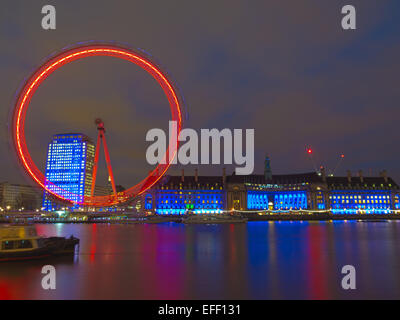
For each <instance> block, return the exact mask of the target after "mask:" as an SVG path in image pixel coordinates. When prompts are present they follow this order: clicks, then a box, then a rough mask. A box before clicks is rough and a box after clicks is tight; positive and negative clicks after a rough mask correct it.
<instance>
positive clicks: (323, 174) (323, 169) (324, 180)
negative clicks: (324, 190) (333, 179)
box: [321, 167, 326, 182]
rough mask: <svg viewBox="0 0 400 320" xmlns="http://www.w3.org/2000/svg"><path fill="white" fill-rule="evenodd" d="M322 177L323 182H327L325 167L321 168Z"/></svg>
mask: <svg viewBox="0 0 400 320" xmlns="http://www.w3.org/2000/svg"><path fill="white" fill-rule="evenodd" d="M321 176H322V181H323V182H326V170H325V167H321Z"/></svg>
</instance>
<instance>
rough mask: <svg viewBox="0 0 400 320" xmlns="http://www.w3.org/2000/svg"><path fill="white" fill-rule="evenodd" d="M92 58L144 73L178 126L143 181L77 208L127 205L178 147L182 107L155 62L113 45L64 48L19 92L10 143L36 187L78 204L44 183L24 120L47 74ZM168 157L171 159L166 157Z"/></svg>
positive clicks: (156, 177) (87, 199)
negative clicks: (120, 61) (117, 60)
mask: <svg viewBox="0 0 400 320" xmlns="http://www.w3.org/2000/svg"><path fill="white" fill-rule="evenodd" d="M93 56H108V57H115V58H120V59H123V60H127V61H129V62H132V63H134V64H136V65H138V66H139V67H141V68H142V69H144V70H145V71H147V72H148V73H149V74H150V75H152V77H153V78H154V79H155V80H156V81H157V82H158V83H159V85H160V86H161V88H162V89H163V91H164V93H165V95H166V97H167V99H168V102H169V105H170V109H171V120H172V121H176V123H177V133H178V135H177V137H174V141H171V140H170V144H169V147H168V148H167V152H166V154H165V155H164V161H162V163H160V164H159V165H158V166H157V167H156V168H155V169H154V170H153V171H151V172H150V173H149V175H148V176H147V177H146V178H145V179H143V180H142V181H140V182H139V183H138V184H136V185H135V186H133V187H131V188H129V189H127V190H125V191H123V192H120V193H118V194H117V196H115V195H108V196H92V197H90V196H84V200H83V201H82V202H79V204H80V205H85V206H112V205H116V204H118V203H122V202H126V201H127V200H130V199H132V198H133V197H135V196H138V195H140V194H142V193H143V192H145V191H146V190H148V189H149V188H151V187H152V186H153V185H154V184H155V183H156V182H157V181H158V180H159V179H160V178H161V177H162V176H163V175H164V174H165V172H166V171H167V170H168V168H169V166H170V165H171V161H172V159H173V158H174V156H175V155H176V152H177V148H178V145H179V141H178V136H179V132H180V131H181V129H182V110H181V109H182V108H181V98H180V96H179V94H178V90H176V88H175V86H174V85H173V84H172V82H171V81H170V80H169V79H168V77H167V75H166V73H165V72H163V71H162V70H161V69H160V67H159V66H158V65H157V64H156V63H154V62H153V61H151V60H150V59H149V58H148V57H146V56H145V55H144V54H143V53H140V52H137V51H136V50H133V49H130V48H125V47H122V46H119V45H115V44H99V43H96V44H94V43H93V44H84V45H79V46H76V47H73V48H70V49H66V50H64V51H62V52H60V53H58V54H57V55H55V56H53V57H51V58H50V59H48V60H47V61H46V62H45V63H44V64H42V65H41V66H40V67H39V68H38V69H37V70H36V71H35V72H34V73H33V74H32V75H31V76H30V77H29V79H28V80H27V81H26V83H25V84H24V86H23V87H22V89H21V90H20V91H19V94H18V96H17V100H16V103H15V106H14V110H13V131H12V134H13V140H14V141H13V142H14V146H15V150H16V153H17V156H18V159H19V161H20V163H21V165H22V167H23V168H24V170H25V171H26V172H27V173H28V175H29V176H30V177H31V178H32V179H33V181H34V182H35V183H36V184H38V185H39V186H40V187H41V188H42V189H44V190H45V191H47V192H48V193H49V194H51V195H53V196H54V197H56V198H58V199H60V200H64V201H66V202H69V203H71V204H76V203H77V202H74V201H72V200H69V199H70V196H60V194H61V193H62V192H63V194H67V195H68V192H66V191H65V190H62V189H61V188H60V187H57V186H56V185H54V184H53V183H52V182H51V181H48V180H46V178H45V175H44V174H43V173H42V172H41V171H40V170H39V169H38V167H37V166H36V165H35V163H34V162H33V160H32V157H31V155H30V153H29V150H28V148H27V145H26V140H25V118H26V112H27V110H28V107H29V104H30V101H31V99H32V97H33V95H34V94H35V92H36V90H37V89H38V88H39V86H40V84H41V83H42V82H43V81H44V80H45V79H46V78H47V77H48V76H49V75H50V74H52V73H53V72H54V71H56V70H57V69H58V68H60V67H62V66H63V65H66V64H68V63H70V62H73V61H76V60H79V59H83V58H87V57H93ZM169 154H170V155H171V157H169ZM49 185H50V186H51V187H52V188H51V189H52V190H50V188H49ZM69 194H70V195H73V194H72V193H71V192H69Z"/></svg>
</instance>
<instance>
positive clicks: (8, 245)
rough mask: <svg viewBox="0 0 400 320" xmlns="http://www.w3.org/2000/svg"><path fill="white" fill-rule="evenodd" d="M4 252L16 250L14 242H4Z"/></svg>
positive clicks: (2, 247) (2, 246)
mask: <svg viewBox="0 0 400 320" xmlns="http://www.w3.org/2000/svg"><path fill="white" fill-rule="evenodd" d="M1 249H2V250H12V249H14V241H3V243H2V245H1Z"/></svg>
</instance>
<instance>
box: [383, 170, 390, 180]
mask: <svg viewBox="0 0 400 320" xmlns="http://www.w3.org/2000/svg"><path fill="white" fill-rule="evenodd" d="M381 176H382V178H383V179H384V180H385V183H388V182H389V179H388V176H387V171H386V170H383V171H382V172H381Z"/></svg>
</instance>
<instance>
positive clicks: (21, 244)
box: [16, 240, 33, 249]
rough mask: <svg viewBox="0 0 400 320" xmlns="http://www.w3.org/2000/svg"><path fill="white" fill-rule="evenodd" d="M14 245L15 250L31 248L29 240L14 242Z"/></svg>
mask: <svg viewBox="0 0 400 320" xmlns="http://www.w3.org/2000/svg"><path fill="white" fill-rule="evenodd" d="M16 245H17V246H16V249H29V248H32V247H33V246H32V241H31V240H19V241H16Z"/></svg>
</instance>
